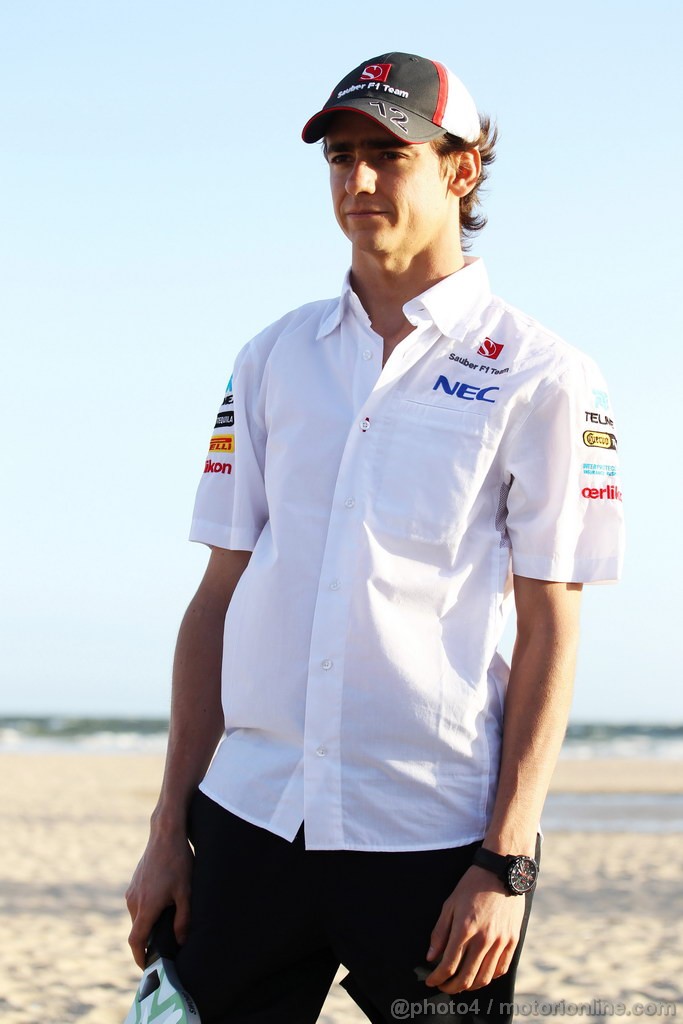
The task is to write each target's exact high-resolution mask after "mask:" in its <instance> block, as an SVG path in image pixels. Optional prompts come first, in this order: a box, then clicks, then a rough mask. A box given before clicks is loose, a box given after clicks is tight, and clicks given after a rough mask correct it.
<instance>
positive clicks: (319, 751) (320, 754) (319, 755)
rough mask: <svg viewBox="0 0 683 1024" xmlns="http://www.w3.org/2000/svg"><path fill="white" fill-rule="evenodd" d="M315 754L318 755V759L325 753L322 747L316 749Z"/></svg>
mask: <svg viewBox="0 0 683 1024" xmlns="http://www.w3.org/2000/svg"><path fill="white" fill-rule="evenodd" d="M316 754H317V755H318V757H325V755H326V754H327V751H326V750H325V748H324V747H318V749H317V750H316Z"/></svg>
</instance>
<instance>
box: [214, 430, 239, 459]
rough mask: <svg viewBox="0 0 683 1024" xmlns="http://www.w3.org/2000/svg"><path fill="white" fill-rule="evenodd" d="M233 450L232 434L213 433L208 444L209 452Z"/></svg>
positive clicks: (233, 436) (233, 438) (225, 452)
mask: <svg viewBox="0 0 683 1024" xmlns="http://www.w3.org/2000/svg"><path fill="white" fill-rule="evenodd" d="M234 450H235V435H234V434H214V435H213V437H212V438H211V442H210V444H209V451H210V452H222V453H223V454H224V455H225V454H230V453H232V452H234Z"/></svg>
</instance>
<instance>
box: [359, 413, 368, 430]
mask: <svg viewBox="0 0 683 1024" xmlns="http://www.w3.org/2000/svg"><path fill="white" fill-rule="evenodd" d="M360 429H361V430H363V431H366V430H369V429H370V417H369V416H366V417H365V419H364V420H361V421H360Z"/></svg>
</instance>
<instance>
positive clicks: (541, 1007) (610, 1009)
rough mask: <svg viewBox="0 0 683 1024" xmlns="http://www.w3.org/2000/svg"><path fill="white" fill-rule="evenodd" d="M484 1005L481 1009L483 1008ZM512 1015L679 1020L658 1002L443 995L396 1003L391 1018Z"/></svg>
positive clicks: (667, 1004) (672, 1007)
mask: <svg viewBox="0 0 683 1024" xmlns="http://www.w3.org/2000/svg"><path fill="white" fill-rule="evenodd" d="M480 1004H481V1005H480ZM480 1013H481V1014H483V1015H485V1016H486V1015H489V1014H491V1013H500V1014H501V1015H503V1016H504V1015H506V1014H507V1015H509V1014H512V1015H513V1016H514V1017H675V1016H676V1003H671V1002H664V1001H661V1000H655V1001H653V1002H648V1003H621V1002H617V1001H615V1000H613V999H591V1000H590V1002H585V1003H573V1002H569V1001H568V1000H566V999H560V1000H558V1001H557V1002H551V1001H550V1000H541V999H534V1000H531V1001H529V1002H519V1003H516V1002H515V1003H501V1004H500V1007H498V1006H497V1005H496V1004H495V1002H494V1000H493V999H489V1000H486V1001H485V1000H479V999H477V998H475V999H472V1000H467V1002H463V1001H458V999H457V997H453V998H451V999H448V998H446V997H444V996H443V995H442V996H441V997H437V998H436V999H434V998H433V997H432V998H429V999H419V1000H410V999H394V1001H393V1003H392V1004H391V1016H392V1017H393V1018H394V1020H415V1019H417V1018H420V1017H427V1018H429V1017H445V1016H447V1015H448V1014H455V1015H457V1014H461V1015H465V1014H475V1015H478V1014H480Z"/></svg>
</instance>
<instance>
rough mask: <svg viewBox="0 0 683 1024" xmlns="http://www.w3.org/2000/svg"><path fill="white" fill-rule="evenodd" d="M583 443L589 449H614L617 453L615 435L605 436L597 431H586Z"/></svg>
mask: <svg viewBox="0 0 683 1024" xmlns="http://www.w3.org/2000/svg"><path fill="white" fill-rule="evenodd" d="M583 443H584V444H585V445H587V446H588V447H589V448H614V450H615V451H616V447H617V439H616V437H615V436H614V434H603V433H600V432H599V431H597V430H585V431H584V433H583Z"/></svg>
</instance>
